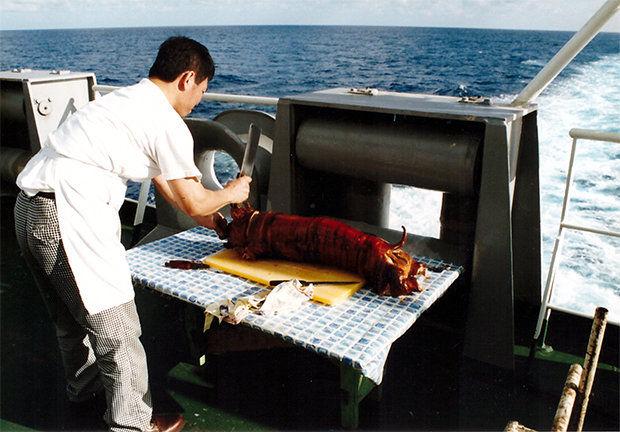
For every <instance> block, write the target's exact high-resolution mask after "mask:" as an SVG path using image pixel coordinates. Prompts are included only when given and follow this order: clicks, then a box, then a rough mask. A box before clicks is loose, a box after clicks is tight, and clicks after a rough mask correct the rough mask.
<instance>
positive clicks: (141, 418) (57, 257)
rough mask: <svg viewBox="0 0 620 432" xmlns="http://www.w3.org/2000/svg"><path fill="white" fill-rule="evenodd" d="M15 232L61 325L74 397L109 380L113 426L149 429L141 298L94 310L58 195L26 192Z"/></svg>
mask: <svg viewBox="0 0 620 432" xmlns="http://www.w3.org/2000/svg"><path fill="white" fill-rule="evenodd" d="M15 232H16V234H17V240H18V243H19V246H20V249H21V250H22V252H23V254H24V258H25V260H26V263H27V264H28V267H29V268H30V270H31V272H32V274H33V277H34V279H35V281H36V282H37V285H38V287H39V291H40V292H41V295H42V297H43V300H44V301H45V304H46V306H47V309H48V311H49V314H50V317H51V318H52V321H53V322H54V324H55V326H56V336H57V339H58V345H59V348H60V352H61V356H62V360H63V365H64V368H65V376H66V378H67V395H68V397H69V399H70V400H72V401H74V402H80V401H83V400H87V399H89V398H90V397H92V396H93V394H94V393H95V392H96V391H97V390H99V389H100V388H101V386H102V385H103V386H104V387H105V391H106V400H107V410H106V413H105V416H104V419H105V421H106V422H107V423H108V424H109V426H110V430H112V431H128V430H131V431H143V430H146V428H147V427H148V426H149V424H150V420H151V414H152V403H151V395H150V392H149V389H148V372H147V364H146V355H145V352H144V349H143V347H142V344H141V343H140V340H139V338H140V335H141V328H140V321H139V318H138V314H137V311H136V306H135V303H134V302H133V301H131V302H128V303H125V304H123V305H120V306H117V307H113V308H110V309H106V310H104V311H102V312H99V313H96V314H93V315H90V314H89V313H88V311H87V310H86V308H85V307H84V305H83V303H82V300H81V297H80V293H79V290H78V287H77V285H76V282H75V279H74V277H73V273H72V272H71V268H70V267H69V262H68V261H67V257H66V254H65V250H64V248H63V246H62V240H61V238H60V231H59V228H58V213H57V211H56V202H55V201H54V200H53V199H50V198H44V197H41V196H35V197H33V198H30V197H28V196H27V195H26V194H24V193H23V192H20V194H19V195H18V197H17V202H16V204H15ZM102 295H105V293H102Z"/></svg>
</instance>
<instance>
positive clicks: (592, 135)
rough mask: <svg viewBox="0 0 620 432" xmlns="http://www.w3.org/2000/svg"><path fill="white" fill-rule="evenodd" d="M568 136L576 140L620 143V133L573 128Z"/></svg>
mask: <svg viewBox="0 0 620 432" xmlns="http://www.w3.org/2000/svg"><path fill="white" fill-rule="evenodd" d="M568 134H569V135H570V136H571V138H575V139H586V140H593V141H606V142H615V143H620V132H609V131H601V130H594V129H579V128H573V129H571V130H570V131H568Z"/></svg>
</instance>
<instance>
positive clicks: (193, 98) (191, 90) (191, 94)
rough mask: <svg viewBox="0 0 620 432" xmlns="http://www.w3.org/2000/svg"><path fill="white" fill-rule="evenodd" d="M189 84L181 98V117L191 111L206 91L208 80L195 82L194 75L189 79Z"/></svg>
mask: <svg viewBox="0 0 620 432" xmlns="http://www.w3.org/2000/svg"><path fill="white" fill-rule="evenodd" d="M189 81H190V82H189V85H188V86H187V88H186V90H185V97H184V98H183V105H182V106H181V107H180V110H179V114H180V115H181V117H185V116H186V115H188V114H189V113H191V112H192V110H193V109H194V107H195V106H196V105H198V103H199V102H200V101H201V100H202V95H204V94H205V92H206V91H207V86H208V83H209V81H208V80H207V79H204V80H203V81H202V82H200V83H196V81H195V75H194V76H192V77H191V78H190V79H189Z"/></svg>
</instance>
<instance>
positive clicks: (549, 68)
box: [511, 0, 620, 106]
mask: <svg viewBox="0 0 620 432" xmlns="http://www.w3.org/2000/svg"><path fill="white" fill-rule="evenodd" d="M618 9H620V0H607V2H606V3H605V4H604V5H603V6H601V8H600V9H599V10H598V11H597V12H596V13H595V14H594V15H593V16H592V18H590V20H589V21H588V22H587V23H585V25H584V26H583V27H582V28H581V30H579V31H578V32H577V33H575V34H574V35H573V37H572V38H571V39H570V40H569V41H568V42H566V44H565V45H564V46H563V47H562V49H560V51H558V52H557V54H556V55H555V56H553V58H552V59H551V60H549V63H547V64H546V65H545V67H544V68H542V70H541V71H540V72H538V75H536V76H535V77H534V79H532V81H530V83H529V84H528V85H527V86H526V87H525V88H524V89H523V90H522V91H521V93H519V95H518V96H517V97H516V98H515V99H514V100H513V101H512V103H511V105H512V106H525V105H528V104H530V103H531V102H532V101H533V100H534V99H536V97H537V96H538V95H539V94H540V93H542V91H543V90H544V89H546V88H547V86H548V85H549V84H550V83H551V81H553V80H554V79H555V77H556V76H558V75H559V73H560V72H562V70H564V68H565V67H566V65H568V64H569V63H570V62H571V60H572V59H574V58H575V56H576V55H577V54H579V53H580V52H581V50H582V49H583V48H584V47H585V46H586V45H587V44H588V43H589V42H590V41H591V40H592V39H593V38H594V36H596V35H597V34H598V32H599V31H600V30H601V28H602V27H603V26H604V25H605V23H607V21H609V19H611V17H612V16H614V14H615V13H616V12H617V11H618Z"/></svg>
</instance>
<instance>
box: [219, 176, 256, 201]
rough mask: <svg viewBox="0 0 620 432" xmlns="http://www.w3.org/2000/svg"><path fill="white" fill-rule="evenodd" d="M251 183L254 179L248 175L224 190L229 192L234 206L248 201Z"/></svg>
mask: <svg viewBox="0 0 620 432" xmlns="http://www.w3.org/2000/svg"><path fill="white" fill-rule="evenodd" d="M251 182H252V177H250V176H246V175H244V176H241V177H239V178H236V179H234V180H231V181H229V182H228V184H227V185H226V186H225V187H224V189H225V190H228V192H229V194H230V195H229V197H230V200H231V202H232V204H240V203H242V202H244V201H247V199H248V197H249V196H250V183H251Z"/></svg>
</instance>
